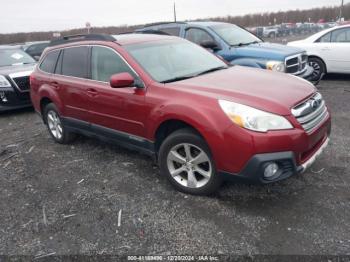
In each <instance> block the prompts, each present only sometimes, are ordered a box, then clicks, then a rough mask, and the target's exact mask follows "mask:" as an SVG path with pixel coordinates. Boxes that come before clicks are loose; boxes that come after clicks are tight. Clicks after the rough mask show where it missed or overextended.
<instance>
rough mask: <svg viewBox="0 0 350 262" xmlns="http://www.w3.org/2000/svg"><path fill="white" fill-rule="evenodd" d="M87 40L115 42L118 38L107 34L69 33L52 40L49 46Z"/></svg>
mask: <svg viewBox="0 0 350 262" xmlns="http://www.w3.org/2000/svg"><path fill="white" fill-rule="evenodd" d="M86 40H94V41H111V42H114V41H116V40H117V39H115V38H114V37H113V36H111V35H106V34H87V35H84V34H81V35H67V36H63V37H61V38H59V39H56V40H52V41H51V42H50V44H49V46H55V45H62V44H68V43H74V42H80V41H86Z"/></svg>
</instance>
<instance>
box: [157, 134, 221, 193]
mask: <svg viewBox="0 0 350 262" xmlns="http://www.w3.org/2000/svg"><path fill="white" fill-rule="evenodd" d="M159 166H160V171H161V173H162V174H164V175H165V176H166V177H167V179H168V180H169V181H170V183H171V184H172V185H173V186H174V187H175V188H176V189H177V190H179V191H181V192H184V193H188V194H192V195H209V194H212V193H214V192H215V191H216V190H217V189H218V188H219V187H220V185H221V178H220V177H219V175H218V174H217V172H216V167H215V163H214V161H213V158H212V156H211V153H210V150H209V147H208V145H207V143H206V142H205V140H204V139H203V138H202V137H201V136H199V135H198V134H197V133H196V132H195V131H193V130H192V129H187V128H186V129H181V130H178V131H175V132H174V133H172V134H171V135H169V136H168V137H167V138H166V139H165V141H164V142H163V143H162V145H161V147H160V150H159Z"/></svg>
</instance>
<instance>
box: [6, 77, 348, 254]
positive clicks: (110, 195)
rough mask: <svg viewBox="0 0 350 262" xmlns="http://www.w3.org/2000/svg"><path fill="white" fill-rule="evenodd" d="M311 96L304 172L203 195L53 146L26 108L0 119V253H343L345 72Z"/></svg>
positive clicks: (132, 158) (127, 160)
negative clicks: (315, 148) (321, 110)
mask: <svg viewBox="0 0 350 262" xmlns="http://www.w3.org/2000/svg"><path fill="white" fill-rule="evenodd" d="M319 89H320V92H321V93H322V94H323V95H324V97H325V99H326V101H327V103H328V105H329V107H330V108H331V110H332V114H333V131H332V136H331V142H330V146H329V147H328V148H327V149H326V151H325V152H324V154H323V155H322V156H321V157H320V159H318V161H317V162H316V163H315V164H314V166H313V167H312V168H311V169H310V170H309V171H308V172H306V173H305V174H302V175H297V176H294V177H292V178H290V179H288V180H286V181H282V182H279V183H277V184H273V185H268V186H250V185H244V184H232V183H226V184H225V185H224V186H223V187H222V189H221V190H220V191H219V192H218V193H217V194H216V195H214V196H212V197H195V196H189V195H185V194H182V193H179V192H177V191H175V190H174V189H173V188H172V187H171V186H170V185H169V184H168V182H167V181H166V180H165V178H164V177H162V176H161V175H160V174H159V170H158V168H157V167H155V166H154V165H153V164H152V161H151V159H149V158H148V157H146V156H143V155H140V154H138V153H137V152H132V151H128V150H126V149H123V148H121V147H118V146H112V145H108V144H104V143H102V142H99V141H97V140H93V139H88V138H79V139H78V140H77V141H76V142H75V143H74V144H72V145H69V146H64V145H59V144H55V143H54V142H53V141H52V139H51V138H50V137H49V134H48V132H47V130H46V128H45V126H44V125H43V124H42V121H41V119H40V118H39V117H38V116H37V115H36V114H35V113H34V112H33V111H32V110H21V111H16V112H11V113H6V114H2V115H0V210H1V212H0V255H1V254H2V255H32V256H40V255H45V254H52V253H55V254H57V255H77V254H90V255H91V254H95V255H96V254H99V255H101V254H105V255H108V254H122V255H126V254H128V255H130V254H138V255H151V254H152V255H155V254H163V255H169V254H193V255H201V254H235V255H254V254H283V255H293V254H298V255H316V254H317V255H350V191H349V189H350V187H349V185H350V177H349V174H350V166H349V162H350V150H349V149H350V138H349V136H348V134H349V130H350V115H349V112H350V103H349V100H350V77H347V76H340V75H333V76H329V77H327V78H326V79H325V80H323V81H322V82H321V84H320V86H319ZM120 210H121V211H120ZM120 212H121V214H120V217H121V219H120V225H118V215H119V213H120ZM0 260H1V259H0Z"/></svg>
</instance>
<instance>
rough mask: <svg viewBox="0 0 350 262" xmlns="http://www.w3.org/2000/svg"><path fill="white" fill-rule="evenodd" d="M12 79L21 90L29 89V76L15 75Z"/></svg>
mask: <svg viewBox="0 0 350 262" xmlns="http://www.w3.org/2000/svg"><path fill="white" fill-rule="evenodd" d="M12 80H13V81H14V82H15V84H16V86H17V87H18V89H19V90H20V91H29V88H30V83H29V76H21V77H15V78H12Z"/></svg>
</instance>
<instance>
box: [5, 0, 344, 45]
mask: <svg viewBox="0 0 350 262" xmlns="http://www.w3.org/2000/svg"><path fill="white" fill-rule="evenodd" d="M339 8H340V7H339V6H333V7H322V8H313V9H308V10H291V11H283V12H282V11H280V12H269V13H260V14H251V15H244V16H225V17H212V18H207V19H200V20H212V21H221V22H228V23H234V24H238V25H240V26H243V27H253V26H267V25H273V24H280V23H287V22H288V23H298V22H309V21H310V22H318V21H319V20H320V19H323V20H325V21H327V22H331V21H336V20H337V19H338V16H339V11H340V10H339ZM343 17H344V18H345V20H349V19H350V3H349V4H346V5H344V8H343ZM143 26H145V25H136V26H128V25H123V26H110V27H94V28H92V29H91V31H90V32H91V33H103V34H111V35H116V34H120V33H126V32H132V31H134V30H135V29H137V28H140V27H143ZM86 32H87V30H86V29H85V28H79V29H72V30H67V31H61V32H60V33H61V35H76V34H84V33H86ZM54 33H56V32H53V31H51V32H31V33H15V34H0V44H14V43H24V42H31V41H44V40H51V39H53V34H54Z"/></svg>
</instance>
